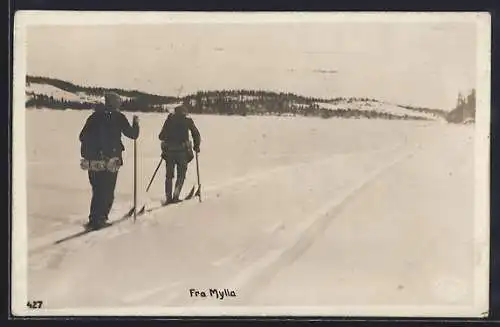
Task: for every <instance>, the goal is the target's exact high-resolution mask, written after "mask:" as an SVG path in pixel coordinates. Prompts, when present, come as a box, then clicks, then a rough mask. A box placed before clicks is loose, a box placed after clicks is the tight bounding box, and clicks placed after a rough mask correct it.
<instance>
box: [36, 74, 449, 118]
mask: <svg viewBox="0 0 500 327" xmlns="http://www.w3.org/2000/svg"><path fill="white" fill-rule="evenodd" d="M34 84H39V85H48V86H52V87H54V88H57V89H59V90H62V91H64V92H69V93H71V94H72V95H75V97H72V98H71V99H69V98H67V97H65V96H55V95H49V94H44V93H37V92H35V91H33V90H31V91H30V86H31V85H34ZM26 86H27V92H26V94H27V101H26V107H27V108H51V109H60V110H63V109H76V110H88V109H92V108H94V107H96V106H98V105H102V97H103V96H104V94H105V92H109V91H113V92H115V93H117V94H119V95H120V96H122V99H123V105H122V108H121V110H123V111H135V112H167V111H169V110H171V109H169V108H172V106H175V104H179V103H183V104H184V105H186V106H187V107H188V108H189V110H190V112H192V113H197V114H220V115H241V116H246V115H291V116H295V115H300V116H317V117H322V118H332V117H343V118H368V119H375V118H381V119H405V120H406V119H411V120H428V119H429V118H427V117H424V116H422V115H412V112H418V113H425V114H431V115H433V116H434V117H442V118H448V113H447V112H446V111H444V110H440V109H431V108H421V107H413V106H399V107H400V108H403V109H406V110H407V112H408V113H407V114H406V113H405V114H404V115H397V114H393V113H391V112H384V111H380V110H375V109H373V110H367V109H360V108H357V107H356V106H353V105H352V104H359V103H380V102H379V101H378V100H376V99H370V98H355V97H350V98H347V97H336V98H331V99H324V98H315V97H306V96H301V95H297V94H293V93H285V92H273V91H265V90H213V91H198V92H196V93H194V94H188V95H185V96H182V97H177V96H165V95H157V94H150V93H145V92H141V91H137V90H125V89H120V88H104V87H97V86H82V85H76V84H74V83H71V82H67V81H63V80H60V79H56V78H49V77H40V76H27V78H26ZM320 104H334V105H336V106H337V108H336V109H335V110H331V109H327V108H325V107H324V106H321V105H320Z"/></svg>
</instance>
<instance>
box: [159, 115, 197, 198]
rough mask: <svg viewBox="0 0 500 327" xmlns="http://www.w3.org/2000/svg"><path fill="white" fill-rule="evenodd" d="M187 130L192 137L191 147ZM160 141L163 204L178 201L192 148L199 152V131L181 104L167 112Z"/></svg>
mask: <svg viewBox="0 0 500 327" xmlns="http://www.w3.org/2000/svg"><path fill="white" fill-rule="evenodd" d="M189 131H190V132H191V137H192V138H193V143H194V146H193V147H192V145H191V141H190V140H189ZM158 138H159V139H160V141H161V150H162V158H163V159H164V160H165V163H166V176H165V197H166V200H165V202H164V204H165V205H167V204H170V203H176V202H179V201H180V200H179V195H180V193H181V190H182V186H183V184H184V179H185V177H186V171H187V167H188V164H189V163H190V162H191V160H193V158H194V155H193V150H194V151H196V152H197V153H198V152H200V142H201V138H200V132H199V131H198V129H197V128H196V125H195V124H194V121H193V119H191V118H190V117H188V116H187V108H186V107H185V106H183V105H181V106H178V107H176V108H175V113H173V114H169V115H168V117H167V119H166V121H165V123H164V124H163V127H162V129H161V132H160V134H159V136H158ZM176 167H177V179H176V181H175V189H174V192H173V195H172V180H173V178H174V170H175V168H176Z"/></svg>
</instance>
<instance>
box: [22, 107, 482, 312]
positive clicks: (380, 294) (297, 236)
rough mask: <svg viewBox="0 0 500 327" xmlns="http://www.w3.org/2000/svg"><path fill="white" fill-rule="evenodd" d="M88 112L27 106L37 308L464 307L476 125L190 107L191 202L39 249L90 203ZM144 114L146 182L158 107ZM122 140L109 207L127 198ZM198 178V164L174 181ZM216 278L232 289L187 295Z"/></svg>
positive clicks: (469, 283) (75, 224) (73, 227)
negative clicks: (198, 142)
mask: <svg viewBox="0 0 500 327" xmlns="http://www.w3.org/2000/svg"><path fill="white" fill-rule="evenodd" d="M87 115H89V112H78V111H66V112H59V111H50V110H39V111H34V110H28V111H27V159H28V163H27V169H28V172H27V173H28V175H27V176H28V183H27V185H28V234H29V236H28V237H29V244H28V246H29V274H28V298H30V299H40V300H43V301H44V306H45V308H47V309H57V308H80V309H81V308H106V307H114V308H117V307H120V308H126V307H135V306H141V307H146V306H147V307H149V308H154V307H179V306H186V307H205V308H206V307H215V308H219V309H220V310H222V309H221V308H222V307H231V306H237V307H242V306H255V307H258V306H273V307H280V306H300V307H307V306H310V307H312V306H331V307H332V306H349V305H360V306H370V305H388V304H389V305H409V306H413V305H443V306H448V305H451V306H454V305H461V306H467V305H471V301H472V295H473V291H474V290H473V277H474V276H473V272H474V271H473V267H474V253H473V250H474V247H473V232H472V231H473V218H474V212H473V209H474V206H473V198H474V197H473V195H474V193H473V185H474V171H473V154H474V153H473V131H474V127H473V126H457V125H445V124H440V123H437V122H414V121H385V120H343V119H319V118H305V117H252V116H249V117H224V116H194V119H195V121H196V123H197V125H198V127H199V129H200V131H201V133H202V146H201V153H200V170H201V171H200V173H201V181H202V184H203V190H204V193H203V202H202V203H198V202H197V201H192V202H187V203H184V204H182V205H179V206H176V207H168V208H166V209H163V210H160V211H157V212H155V213H154V214H150V215H147V216H144V217H141V218H140V220H138V221H137V223H136V224H133V223H132V222H129V221H126V222H124V223H122V224H120V225H117V226H115V227H112V228H109V229H106V230H103V231H101V232H99V233H93V234H90V235H88V236H86V237H82V238H80V239H77V240H75V241H72V242H68V243H65V244H61V245H59V246H50V243H51V242H53V241H54V240H56V239H58V238H60V237H63V236H66V235H69V234H71V233H73V232H75V231H78V230H79V228H80V224H81V223H82V222H84V221H85V220H86V216H87V214H88V204H89V199H90V188H89V185H88V181H87V176H86V173H85V172H83V171H81V170H80V169H79V142H78V134H79V132H80V129H81V127H82V126H83V123H84V120H85V118H86V116H87ZM129 117H130V115H129ZM140 117H141V137H140V143H139V153H140V162H139V163H140V167H139V172H140V173H139V176H140V182H141V183H142V185H140V189H144V188H145V184H146V183H147V181H148V180H149V178H150V176H151V174H152V172H153V171H154V168H155V166H156V164H157V162H158V159H159V142H158V140H157V135H158V133H159V130H160V128H161V126H162V124H163V120H164V119H165V115H161V114H141V115H140ZM124 140H126V142H125V146H126V148H127V150H126V153H125V166H124V167H123V168H122V170H121V171H120V175H119V181H118V185H117V190H116V202H115V207H114V209H115V211H114V212H115V215H116V216H118V215H120V214H123V213H124V212H126V211H127V210H128V209H129V207H130V205H131V201H132V163H133V159H132V154H133V152H132V142H131V141H130V140H127V139H125V138H124ZM163 176H164V167H162V169H161V170H160V171H159V176H158V177H157V180H156V181H155V182H154V184H153V186H152V188H151V190H150V192H149V197H150V198H153V199H160V198H161V197H162V196H163V194H162V190H163ZM195 180H196V170H195V166H194V161H193V163H192V164H191V165H190V169H189V172H188V178H187V181H186V184H185V188H184V191H188V190H189V188H190V187H191V186H192V185H194V183H195ZM141 198H142V199H144V200H147V199H148V197H147V196H145V195H144V196H142V197H141ZM211 288H218V289H221V290H222V289H230V290H235V292H236V294H237V296H236V297H234V298H232V297H231V298H226V299H224V300H222V301H221V300H217V299H215V298H211V297H207V298H202V297H191V296H190V292H189V290H190V289H196V290H199V291H202V290H208V289H211ZM278 310H279V309H278ZM281 313H282V314H283V312H281ZM285 313H286V312H285ZM289 313H291V312H289ZM296 313H299V312H296ZM358 313H359V312H358Z"/></svg>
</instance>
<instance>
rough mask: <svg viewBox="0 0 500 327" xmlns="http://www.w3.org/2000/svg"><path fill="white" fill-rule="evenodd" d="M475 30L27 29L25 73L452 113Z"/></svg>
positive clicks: (382, 26) (472, 74)
mask: <svg viewBox="0 0 500 327" xmlns="http://www.w3.org/2000/svg"><path fill="white" fill-rule="evenodd" d="M475 26H476V25H475V24H474V23H470V22H469V23H346V22H337V23H300V24H299V23H275V24H271V23H266V24H248V23H247V24H232V25H231V24H179V23H175V24H163V25H149V26H148V25H135V26H133V25H128V26H124V25H119V26H76V27H75V26H59V27H58V26H36V27H34V26H31V27H29V28H28V34H27V36H28V39H27V40H28V42H27V72H28V74H32V75H41V76H48V77H55V78H61V79H65V80H69V81H72V82H74V83H76V84H83V85H99V86H104V87H119V88H126V89H138V90H142V91H147V92H152V93H156V94H165V95H176V94H177V91H176V90H177V89H178V88H179V87H180V86H181V85H182V86H183V90H184V91H183V94H186V93H190V92H195V91H197V90H213V89H223V88H225V89H242V88H244V89H267V90H275V91H284V92H294V93H298V94H302V95H311V96H320V97H336V96H362V97H371V98H377V99H381V100H386V101H391V102H396V103H399V104H412V105H421V106H428V107H433V108H442V109H447V110H449V109H451V108H452V107H453V106H454V105H455V104H456V99H457V94H458V92H459V91H462V92H466V91H468V89H470V88H473V87H475V79H476V27H475Z"/></svg>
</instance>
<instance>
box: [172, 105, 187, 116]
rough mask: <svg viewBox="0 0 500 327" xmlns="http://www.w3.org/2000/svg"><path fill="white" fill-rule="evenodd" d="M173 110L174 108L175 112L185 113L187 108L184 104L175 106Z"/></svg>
mask: <svg viewBox="0 0 500 327" xmlns="http://www.w3.org/2000/svg"><path fill="white" fill-rule="evenodd" d="M174 110H175V113H176V114H182V115H187V113H188V110H187V108H186V106H184V105H180V106H177V107H175V109H174Z"/></svg>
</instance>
